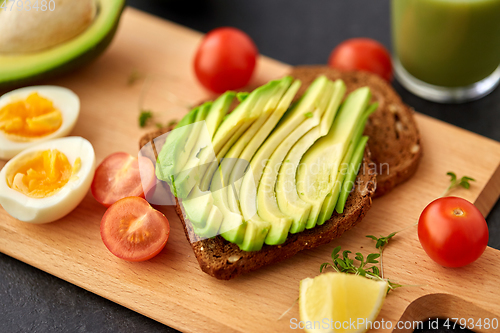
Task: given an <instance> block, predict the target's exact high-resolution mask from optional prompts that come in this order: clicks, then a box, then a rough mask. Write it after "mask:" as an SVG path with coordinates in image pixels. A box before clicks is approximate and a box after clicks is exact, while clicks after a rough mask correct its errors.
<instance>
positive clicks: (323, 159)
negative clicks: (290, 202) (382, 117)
mask: <svg viewBox="0 0 500 333" xmlns="http://www.w3.org/2000/svg"><path fill="white" fill-rule="evenodd" d="M370 98H371V93H370V89H369V88H368V87H363V88H359V89H357V90H355V91H354V92H352V93H351V94H350V95H349V96H348V97H347V99H346V101H345V102H344V104H343V105H342V107H341V109H340V111H339V114H338V115H337V117H336V119H335V121H334V123H333V126H332V127H331V129H330V131H329V132H328V134H327V135H326V136H324V137H322V138H321V139H319V140H318V141H316V143H315V144H314V145H313V146H312V147H311V148H310V149H309V150H308V151H307V152H306V153H305V154H304V157H303V158H302V162H301V166H300V167H299V169H298V171H297V192H298V194H299V197H300V198H301V199H302V200H304V201H306V202H308V203H310V204H311V205H312V208H311V212H310V214H309V217H308V220H307V223H306V228H308V229H310V228H313V227H314V226H315V225H316V222H317V220H318V216H319V213H320V211H321V208H322V205H323V202H324V200H325V198H326V197H327V195H328V194H329V193H331V191H332V188H333V186H334V184H335V181H336V176H337V175H338V170H339V168H340V164H341V162H342V160H343V159H344V156H345V153H346V151H347V149H348V146H349V144H350V142H351V138H352V135H353V132H354V129H355V128H356V124H357V123H358V121H359V119H360V118H361V116H362V114H363V112H364V111H365V110H366V107H367V105H368V102H369V100H370ZM325 151H328V152H329V153H328V154H325ZM332 176H333V177H332Z"/></svg>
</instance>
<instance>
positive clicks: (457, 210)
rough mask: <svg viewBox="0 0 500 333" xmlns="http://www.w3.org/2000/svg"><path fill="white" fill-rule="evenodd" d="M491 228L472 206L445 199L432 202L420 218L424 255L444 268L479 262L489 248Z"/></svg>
mask: <svg viewBox="0 0 500 333" xmlns="http://www.w3.org/2000/svg"><path fill="white" fill-rule="evenodd" d="M488 235H489V233H488V225H487V224H486V221H485V219H484V217H483V215H482V214H481V212H480V211H479V209H477V208H476V206H474V205H473V204H471V203H470V202H468V201H467V200H465V199H462V198H456V197H445V198H439V199H437V200H435V201H433V202H431V203H430V204H429V205H428V206H427V207H426V208H425V209H424V211H423V212H422V214H421V215H420V219H419V221H418V238H419V240H420V243H421V244H422V247H423V248H424V250H425V252H426V253H427V254H428V255H429V257H431V258H432V259H433V260H434V261H435V262H437V263H438V264H440V265H442V266H445V267H461V266H465V265H468V264H470V263H472V262H474V261H476V260H477V259H478V258H479V257H480V256H481V254H483V252H484V250H485V249H486V246H487V245H488Z"/></svg>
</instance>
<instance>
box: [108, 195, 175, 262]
mask: <svg viewBox="0 0 500 333" xmlns="http://www.w3.org/2000/svg"><path fill="white" fill-rule="evenodd" d="M169 234H170V225H169V223H168V220H167V218H166V217H165V215H163V214H162V213H160V212H159V211H157V210H156V209H154V208H153V207H151V205H150V204H149V203H148V202H147V201H146V200H144V199H143V198H139V197H128V198H124V199H121V200H118V201H117V202H115V203H114V204H113V205H111V207H109V208H108V210H106V213H104V216H103V217H102V220H101V238H102V241H103V242H104V245H106V247H107V248H108V250H109V251H111V253H113V254H114V255H115V256H117V257H118V258H122V259H125V260H128V261H144V260H148V259H151V258H153V257H154V256H156V255H157V254H158V253H160V251H161V250H162V249H163V248H164V247H165V244H166V243H167V240H168V235H169Z"/></svg>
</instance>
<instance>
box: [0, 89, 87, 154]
mask: <svg viewBox="0 0 500 333" xmlns="http://www.w3.org/2000/svg"><path fill="white" fill-rule="evenodd" d="M34 92H36V93H38V94H39V95H40V96H42V97H45V98H47V99H49V100H50V101H52V102H53V103H54V107H55V108H56V109H58V110H59V111H61V114H62V118H63V119H62V124H61V127H59V128H58V129H57V130H56V131H55V132H54V133H51V134H49V135H45V136H43V137H40V138H35V139H30V141H25V142H18V141H13V140H11V139H9V138H8V137H7V136H6V135H5V133H4V132H3V131H0V159H11V158H12V157H14V156H15V155H17V154H19V153H20V152H21V151H23V150H24V149H27V148H29V147H33V146H35V145H37V144H39V143H40V142H44V141H48V140H51V139H55V138H60V137H63V136H66V135H68V134H69V133H70V132H71V131H72V130H73V127H75V124H76V121H77V120H78V115H79V114H80V99H79V98H78V96H77V95H76V94H75V93H74V92H73V91H71V90H69V89H67V88H63V87H58V86H32V87H25V88H21V89H16V90H13V91H11V92H8V93H6V94H4V95H2V97H0V109H1V108H3V107H4V106H5V105H7V104H10V103H12V102H15V101H18V100H25V99H26V98H27V97H28V96H29V95H30V94H32V93H34Z"/></svg>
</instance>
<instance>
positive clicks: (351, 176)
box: [335, 136, 368, 214]
mask: <svg viewBox="0 0 500 333" xmlns="http://www.w3.org/2000/svg"><path fill="white" fill-rule="evenodd" d="M367 142H368V137H367V136H363V137H362V138H361V140H359V142H358V143H357V145H356V148H355V150H354V154H353V156H352V161H351V162H350V163H349V168H348V170H347V174H346V177H345V181H344V183H343V185H342V190H341V192H340V196H339V200H338V202H337V205H336V207H335V210H336V211H337V213H339V214H342V213H343V212H344V207H345V203H346V202H347V197H348V196H349V193H350V192H351V190H352V188H353V186H354V180H355V179H356V176H357V174H358V171H359V168H360V167H361V163H362V161H363V155H364V152H365V147H366V143H367Z"/></svg>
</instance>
